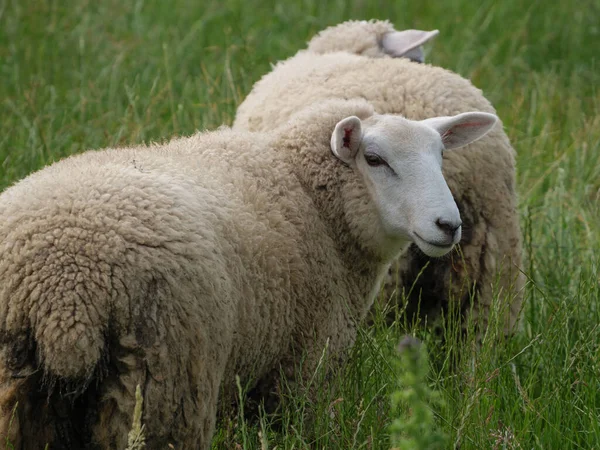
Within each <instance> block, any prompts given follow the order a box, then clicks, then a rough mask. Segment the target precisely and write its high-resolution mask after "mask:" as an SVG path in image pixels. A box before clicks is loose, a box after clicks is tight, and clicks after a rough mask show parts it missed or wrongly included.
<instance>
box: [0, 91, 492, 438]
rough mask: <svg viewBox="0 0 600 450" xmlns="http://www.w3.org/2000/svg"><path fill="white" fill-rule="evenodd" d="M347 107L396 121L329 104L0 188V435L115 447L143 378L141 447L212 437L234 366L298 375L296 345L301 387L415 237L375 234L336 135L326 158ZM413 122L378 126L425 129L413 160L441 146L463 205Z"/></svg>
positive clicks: (101, 155) (80, 162) (378, 225)
mask: <svg viewBox="0 0 600 450" xmlns="http://www.w3.org/2000/svg"><path fill="white" fill-rule="evenodd" d="M352 116H356V117H358V118H356V117H352ZM480 117H481V115H480ZM486 117H488V118H489V116H486ZM348 118H349V121H343V122H340V121H341V120H342V119H348ZM359 119H363V120H364V126H365V127H368V126H370V125H369V124H375V126H373V127H372V129H373V130H375V131H372V132H371V133H372V134H370V135H369V136H370V138H373V133H378V132H379V131H378V130H379V129H381V127H383V126H384V125H385V123H388V122H390V121H392V122H394V123H397V122H398V121H399V119H398V118H396V117H394V118H391V119H389V120H388V119H387V118H382V116H375V115H374V114H373V109H372V107H371V106H370V105H369V104H368V103H366V102H364V101H349V102H348V101H339V100H334V101H332V102H328V103H325V104H321V105H319V106H317V107H315V108H309V109H308V110H307V111H305V112H303V113H302V114H299V115H297V116H296V117H295V118H294V119H293V120H292V121H291V122H289V123H286V124H285V125H284V126H282V127H281V128H280V129H278V130H277V131H274V132H271V133H269V134H259V133H250V132H244V131H239V132H238V131H231V130H229V129H221V130H219V131H215V132H210V133H204V134H197V135H195V136H192V137H188V138H181V139H176V140H173V141H171V142H169V143H166V144H162V145H155V146H151V147H136V148H124V149H108V150H102V151H90V152H86V153H84V154H81V155H78V156H74V157H71V158H68V159H66V160H63V161H61V162H58V163H56V164H54V165H52V166H50V167H47V168H45V169H43V170H41V171H39V172H37V173H35V174H32V175H30V176H29V177H27V178H25V179H24V180H22V181H21V182H19V183H17V184H16V185H14V186H13V187H11V188H9V189H7V190H6V191H5V192H3V193H2V194H1V195H0V217H2V222H0V350H1V351H0V435H1V436H2V438H3V439H4V438H5V437H6V438H8V439H9V440H10V442H11V443H12V444H13V445H14V446H15V448H18V449H33V448H44V446H45V445H46V443H50V448H66V449H81V448H86V447H88V446H92V445H94V446H95V447H94V448H102V449H122V448H125V446H126V445H127V436H128V432H129V429H130V428H131V421H132V416H133V412H134V409H135V404H136V387H137V386H141V389H142V393H143V399H144V401H143V417H142V420H141V422H142V423H143V424H144V426H145V429H144V435H145V442H146V445H147V448H152V449H158V448H167V446H168V445H169V444H172V445H174V447H175V448H183V449H191V448H196V449H206V448H208V447H209V445H210V441H211V437H212V434H213V431H214V427H215V420H216V414H217V405H218V401H222V402H224V403H225V404H228V403H229V402H230V401H231V399H232V395H233V394H235V376H236V375H239V376H240V377H241V380H242V383H243V385H244V386H245V385H247V384H248V383H252V382H253V381H254V382H256V383H257V387H261V392H271V391H272V390H273V386H271V385H269V384H268V383H270V382H271V380H273V379H274V378H276V377H274V376H273V374H274V373H277V374H278V373H279V370H280V368H282V369H283V370H284V372H285V373H288V374H290V377H292V378H293V377H294V376H295V375H294V374H296V373H298V372H297V371H296V370H295V369H294V367H295V365H296V364H297V363H298V362H299V361H300V360H301V358H302V355H305V358H304V359H303V360H302V361H303V363H302V371H301V372H300V377H301V378H300V379H299V380H296V381H300V382H301V381H302V379H306V378H307V377H310V375H311V374H312V373H313V370H314V368H315V367H316V365H317V363H318V361H319V359H320V358H321V356H322V354H323V350H324V348H326V347H327V348H328V352H329V355H330V360H332V361H335V360H338V359H340V358H341V357H343V354H344V352H345V351H346V350H347V349H348V348H349V347H351V346H352V344H353V341H354V339H355V335H356V329H355V324H356V323H357V322H358V321H360V320H362V319H363V318H364V317H365V316H366V314H367V313H368V311H369V309H370V307H371V305H372V302H373V299H374V298H375V295H376V293H377V292H378V289H379V287H380V284H381V281H382V279H383V278H384V276H385V274H386V271H387V267H388V266H389V263H390V262H391V260H392V259H393V258H395V257H396V256H397V255H398V253H400V252H401V251H403V250H404V249H406V247H407V245H408V242H409V241H408V240H407V239H405V238H403V237H401V235H395V234H390V233H389V231H386V230H384V229H383V225H382V223H384V222H385V221H382V218H381V216H380V214H379V213H378V209H377V208H378V205H377V204H376V202H375V201H374V197H373V194H372V192H371V190H370V189H371V188H372V186H367V185H366V182H365V181H364V180H366V178H364V173H362V172H360V170H359V169H357V168H356V167H354V166H353V164H345V163H342V162H341V161H340V160H339V159H337V158H336V157H335V156H334V155H333V154H332V150H331V147H330V141H331V142H333V143H334V144H335V143H337V144H338V145H342V142H343V145H342V147H340V148H339V149H337V150H336V151H337V152H338V153H340V152H346V151H349V149H350V148H352V147H353V146H354V144H353V143H352V142H360V141H361V140H360V139H357V140H352V139H350V140H349V141H350V142H346V134H344V135H339V136H338V135H336V134H335V133H336V132H337V130H338V127H337V126H336V124H339V123H341V124H346V123H352V124H354V126H358V123H359V122H360V120H359ZM484 119H485V117H484ZM386 120H388V122H386ZM493 120H494V121H495V120H496V119H495V117H493ZM488 123H491V124H493V123H494V122H493V121H492V122H488ZM419 126H420V127H421V128H418V129H415V128H412V129H411V130H412V131H410V132H408V133H406V135H405V136H402V135H399V134H398V133H399V131H398V130H394V133H395V134H390V136H395V139H394V141H398V142H400V141H402V139H404V140H405V141H411V140H412V136H414V135H415V134H417V135H418V134H419V133H421V132H422V135H423V136H424V137H425V138H427V139H429V138H428V136H430V137H432V139H431V140H430V141H428V142H429V144H431V143H433V144H434V145H429V144H428V146H429V147H431V148H427V149H420V148H419V147H418V145H417V146H415V148H414V149H413V150H411V151H412V152H413V153H412V156H411V158H412V159H413V160H414V159H415V158H416V159H417V160H418V158H420V156H419V155H425V158H429V157H430V153H431V152H434V151H435V152H437V153H436V155H437V157H436V158H437V159H431V161H435V163H434V164H437V168H435V167H433V168H432V170H431V171H430V172H431V173H432V174H433V175H432V178H431V185H433V184H435V183H437V184H438V185H440V183H442V184H443V186H442V187H443V189H445V190H446V191H447V198H448V199H450V202H449V203H448V202H447V203H446V205H447V206H448V205H450V206H452V208H454V209H453V210H452V211H451V213H452V214H454V215H455V216H456V217H458V211H457V210H456V206H455V205H454V204H453V202H451V195H450V193H449V191H448V190H447V186H446V185H445V183H443V177H442V176H441V169H440V167H439V166H440V164H441V148H442V140H441V136H440V134H436V131H434V130H433V128H425V126H424V125H419ZM488 128H489V127H488ZM334 130H335V131H334ZM366 130H367V131H365V136H367V132H368V130H369V128H366ZM419 130H421V131H419ZM346 131H348V130H345V129H344V131H340V132H343V133H346ZM332 132H333V133H334V134H333V136H334V137H335V136H337V138H336V139H332ZM484 132H485V131H484ZM440 133H441V132H440ZM342 138H343V141H342V140H340V139H342ZM365 139H366V138H365ZM427 139H425V141H426V140H427ZM436 139H437V140H436ZM385 142H391V141H390V140H389V139H387V140H386V141H385ZM419 142H421V141H419ZM346 144H348V146H346ZM413 144H414V142H413ZM438 146H439V148H437V147H438ZM334 148H336V147H334ZM436 148H437V150H436ZM396 151H397V150H396ZM402 151H404V150H402ZM340 154H342V153H340ZM344 155H346V153H344ZM409 156H410V155H409ZM361 164H362V163H361ZM357 166H358V163H357ZM434 169H435V170H434ZM374 170H384V172H376V175H377V176H381V175H382V174H386V176H387V177H389V178H390V179H392V180H393V181H394V182H397V180H395V179H394V177H392V176H391V174H389V173H388V172H385V170H387V169H385V168H380V169H374ZM361 173H362V175H361ZM424 173H427V172H424ZM361 176H362V178H361ZM424 186H426V184H424ZM424 190H425V191H428V190H429V189H427V188H426V189H424ZM435 192H436V191H435V190H433V188H432V190H431V192H429V194H432V193H435ZM440 192H441V191H440ZM397 194H398V195H399V196H400V197H402V196H403V195H404V193H403V191H402V190H399V192H397ZM425 194H427V192H425ZM424 198H427V197H426V196H425V197H424ZM409 200H411V199H409ZM417 206H418V205H417ZM427 207H428V205H423V207H422V208H416V209H418V210H422V209H426V208H427ZM446 209H447V208H446ZM434 212H435V213H437V211H434ZM434 217H435V216H434ZM399 236H400V237H399ZM290 381H294V380H293V379H292V380H290ZM263 386H266V387H264V389H263ZM221 390H222V391H223V392H224V398H219V393H220V392H221ZM15 406H17V407H16V410H15ZM13 412H14V414H13Z"/></svg>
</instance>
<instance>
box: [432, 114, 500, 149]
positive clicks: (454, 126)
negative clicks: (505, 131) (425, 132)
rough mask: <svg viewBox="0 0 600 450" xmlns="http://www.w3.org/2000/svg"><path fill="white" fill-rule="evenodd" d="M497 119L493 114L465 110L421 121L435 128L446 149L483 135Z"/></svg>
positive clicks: (457, 146)
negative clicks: (449, 115)
mask: <svg viewBox="0 0 600 450" xmlns="http://www.w3.org/2000/svg"><path fill="white" fill-rule="evenodd" d="M497 121H498V117H496V116H495V115H494V114H488V113H484V112H466V113H462V114H458V115H456V116H452V117H434V118H432V119H426V120H423V121H422V123H425V124H426V125H429V126H430V127H432V128H433V129H435V130H436V131H437V132H438V133H440V136H441V137H442V143H443V144H444V148H445V149H446V150H450V149H453V148H459V147H463V146H465V145H467V144H470V143H471V142H474V141H476V140H477V139H479V138H481V137H483V136H485V134H486V133H487V132H488V131H490V130H491V129H492V127H493V126H494V125H495V124H496V122H497Z"/></svg>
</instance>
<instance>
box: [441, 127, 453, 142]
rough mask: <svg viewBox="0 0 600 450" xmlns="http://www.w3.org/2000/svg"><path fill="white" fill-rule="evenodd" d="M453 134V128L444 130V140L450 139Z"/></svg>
mask: <svg viewBox="0 0 600 450" xmlns="http://www.w3.org/2000/svg"><path fill="white" fill-rule="evenodd" d="M453 134H454V133H453V132H452V129H448V130H446V131H444V134H442V142H446V141H448V139H449V138H450V136H452V135H453Z"/></svg>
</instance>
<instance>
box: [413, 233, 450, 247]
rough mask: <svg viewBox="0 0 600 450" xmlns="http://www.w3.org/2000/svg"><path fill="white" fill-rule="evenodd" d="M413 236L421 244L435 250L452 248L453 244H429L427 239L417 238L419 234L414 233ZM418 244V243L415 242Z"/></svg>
mask: <svg viewBox="0 0 600 450" xmlns="http://www.w3.org/2000/svg"><path fill="white" fill-rule="evenodd" d="M415 236H416V237H417V238H418V239H419V240H420V241H421V242H423V243H425V244H427V245H431V246H432V247H435V248H439V249H440V250H450V249H452V247H454V242H450V243H449V244H440V243H438V242H431V241H428V240H427V239H423V238H422V237H421V236H419V233H416V232H415ZM417 244H418V242H417Z"/></svg>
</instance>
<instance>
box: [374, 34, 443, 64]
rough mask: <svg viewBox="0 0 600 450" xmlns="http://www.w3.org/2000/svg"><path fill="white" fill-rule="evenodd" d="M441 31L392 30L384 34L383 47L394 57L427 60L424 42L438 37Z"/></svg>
mask: <svg viewBox="0 0 600 450" xmlns="http://www.w3.org/2000/svg"><path fill="white" fill-rule="evenodd" d="M439 33H440V32H439V31H438V30H433V31H421V30H404V31H392V32H390V33H386V34H384V35H383V38H382V39H381V47H382V48H383V51H384V52H385V53H387V54H388V55H390V56H393V57H394V58H400V57H402V58H408V59H410V60H412V61H417V62H421V63H422V62H425V55H424V53H423V44H425V42H427V41H430V40H431V39H433V38H434V37H436V36H437V35H438V34H439Z"/></svg>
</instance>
